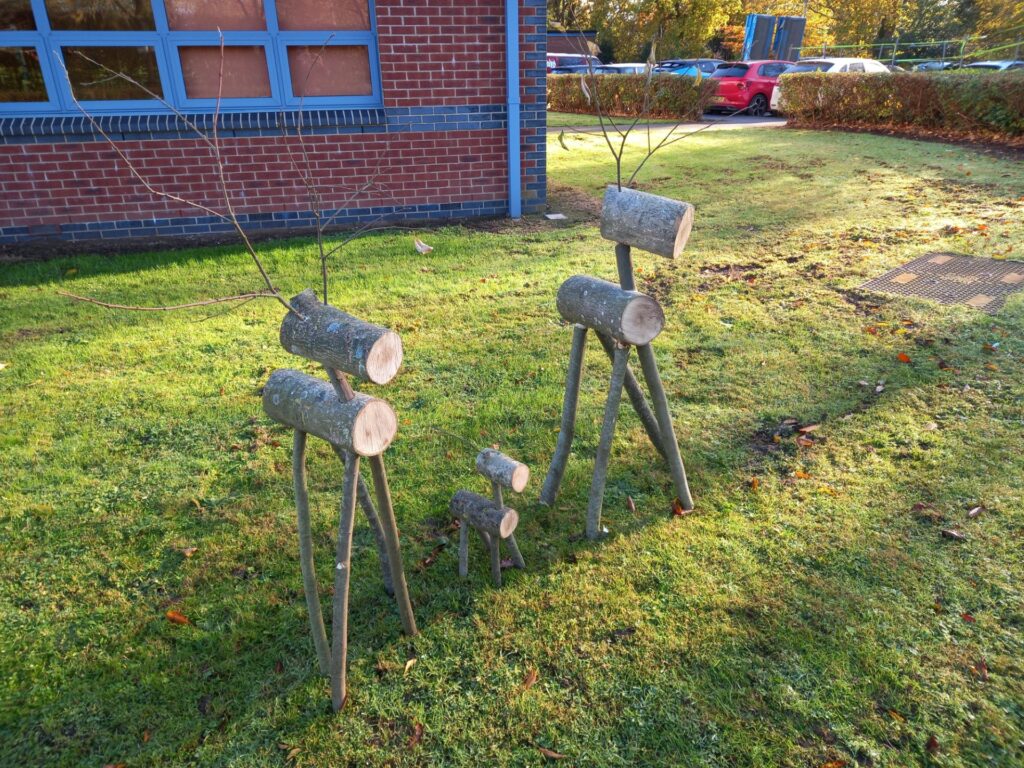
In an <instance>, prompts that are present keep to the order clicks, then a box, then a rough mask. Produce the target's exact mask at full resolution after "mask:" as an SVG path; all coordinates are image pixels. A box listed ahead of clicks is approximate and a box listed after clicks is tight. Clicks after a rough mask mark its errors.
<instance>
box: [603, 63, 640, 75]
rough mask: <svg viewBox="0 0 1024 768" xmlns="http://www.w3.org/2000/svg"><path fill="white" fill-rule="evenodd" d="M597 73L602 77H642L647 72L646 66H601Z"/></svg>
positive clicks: (628, 64) (627, 64)
mask: <svg viewBox="0 0 1024 768" xmlns="http://www.w3.org/2000/svg"><path fill="white" fill-rule="evenodd" d="M597 71H598V72H599V73H600V74H602V75H642V74H645V73H646V72H647V65H646V64H637V63H626V64H602V65H601V66H600V67H598V69H597Z"/></svg>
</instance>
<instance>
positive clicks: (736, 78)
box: [711, 61, 792, 117]
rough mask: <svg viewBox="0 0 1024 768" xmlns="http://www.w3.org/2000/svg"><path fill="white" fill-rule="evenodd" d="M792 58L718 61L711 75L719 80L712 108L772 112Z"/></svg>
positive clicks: (755, 115) (712, 100)
mask: <svg viewBox="0 0 1024 768" xmlns="http://www.w3.org/2000/svg"><path fill="white" fill-rule="evenodd" d="M791 64H792V62H789V61H732V62H726V63H722V64H719V65H718V68H717V69H715V71H714V72H712V73H711V78H712V79H713V80H715V81H716V82H717V84H718V88H717V90H716V91H715V95H714V96H712V97H711V109H716V110H727V111H729V112H737V111H740V110H745V111H746V113H747V114H748V115H753V116H754V117H760V116H762V115H764V114H766V113H767V112H768V109H769V104H770V100H771V96H772V90H773V89H774V88H775V82H776V81H777V80H778V79H779V75H781V74H782V73H783V71H785V70H786V68H787V67H789V66H790V65H791Z"/></svg>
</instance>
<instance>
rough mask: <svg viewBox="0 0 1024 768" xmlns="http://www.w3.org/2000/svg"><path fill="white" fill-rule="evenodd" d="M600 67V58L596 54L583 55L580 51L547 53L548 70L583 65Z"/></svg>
mask: <svg viewBox="0 0 1024 768" xmlns="http://www.w3.org/2000/svg"><path fill="white" fill-rule="evenodd" d="M588 65H589V66H594V67H600V66H601V60H600V59H599V58H597V56H584V55H583V54H580V53H549V54H548V66H547V70H548V72H551V71H552V70H554V69H562V68H564V67H583V68H584V69H586V68H587V66H588Z"/></svg>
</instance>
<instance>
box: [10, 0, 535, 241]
mask: <svg viewBox="0 0 1024 768" xmlns="http://www.w3.org/2000/svg"><path fill="white" fill-rule="evenodd" d="M126 9H127V10H126ZM218 28H219V29H220V30H221V33H222V34H223V41H224V54H223V57H222V56H221V52H220V35H219V33H218V32H217V30H218ZM507 30H511V31H512V32H513V33H514V34H512V35H508V34H506V31H507ZM546 39H547V36H546V5H545V3H543V2H541V0H476V1H473V0H237V1H236V2H232V3H220V2H212V0H211V1H209V2H204V0H134V2H133V3H126V4H121V5H115V4H111V3H107V2H104V1H103V0H9V1H8V2H5V3H2V4H0V244H7V245H11V244H13V245H25V244H32V243H38V242H40V241H46V240H52V239H59V240H65V241H90V240H110V239H121V238H131V237H145V238H152V237H160V236H169V237H174V236H181V235H202V234H207V233H215V232H221V231H226V230H228V229H229V228H230V226H229V225H228V224H226V223H225V222H223V221H221V220H219V219H218V218H217V217H216V216H213V215H205V214H204V213H203V212H202V211H198V210H197V209H195V208H193V207H189V206H187V205H184V204H182V203H177V202H173V201H169V200H167V199H165V198H160V197H157V196H154V195H153V194H151V193H150V192H148V191H147V190H146V189H145V187H144V186H143V185H142V184H141V183H140V182H139V181H138V180H137V179H135V178H134V177H133V176H132V174H131V173H130V172H129V170H128V169H127V167H126V164H125V163H124V162H123V161H122V160H121V159H120V158H119V156H118V154H117V152H116V151H115V150H114V149H113V148H111V146H110V145H109V144H108V143H107V142H106V141H105V140H104V138H103V134H104V133H105V134H107V135H108V136H109V137H111V138H112V139H113V140H114V141H115V142H116V145H117V147H118V148H119V149H120V150H121V151H122V152H124V153H125V154H126V155H127V157H128V158H129V159H130V160H131V162H132V163H133V164H134V165H135V166H136V167H137V168H138V169H139V170H140V171H141V173H142V174H143V175H144V176H145V178H146V180H147V181H148V182H150V183H151V184H152V185H153V186H154V187H156V188H158V189H160V190H162V191H164V192H168V193H171V194H174V195H179V196H181V197H183V198H187V199H189V200H194V201H198V202H200V203H202V204H204V205H207V206H209V207H210V208H211V209H214V210H218V211H219V210H221V209H223V207H224V206H223V199H222V197H221V195H220V191H219V187H218V184H217V181H216V177H215V174H214V173H212V169H213V165H212V162H211V160H212V156H211V149H210V147H209V146H208V144H207V143H206V142H205V141H204V140H203V139H202V138H200V137H199V136H197V135H196V133H195V132H194V131H193V130H191V129H190V128H189V127H188V126H187V125H185V124H183V121H182V120H181V119H180V118H179V117H178V116H176V115H175V114H174V110H177V111H180V112H181V113H184V114H185V115H186V116H187V117H188V119H189V121H191V122H193V123H194V124H195V126H197V127H198V128H200V129H201V130H204V131H207V132H208V131H209V130H210V129H211V128H212V126H213V121H214V115H215V108H216V105H217V93H218V91H220V92H221V99H220V107H221V110H220V115H219V122H218V130H219V135H220V136H221V141H222V151H223V156H224V159H225V163H226V168H227V174H226V181H227V187H228V189H229V190H230V193H231V195H232V202H233V204H234V206H235V209H236V211H237V213H238V215H239V218H240V220H241V222H242V223H243V225H244V226H245V227H246V228H248V229H252V230H286V229H289V228H302V227H308V226H309V225H310V224H311V223H312V214H311V211H310V204H309V198H308V194H307V191H306V188H305V186H304V185H303V184H302V183H301V180H300V178H299V174H298V173H297V172H296V170H295V167H294V163H295V159H296V158H300V159H301V162H302V163H303V164H305V163H306V162H307V160H308V163H309V166H310V167H311V168H312V169H313V173H314V174H315V176H316V178H317V184H318V186H319V187H320V189H321V190H322V191H323V192H324V200H323V208H325V209H326V210H327V211H328V213H329V214H330V215H332V216H333V217H334V221H335V222H336V223H337V224H339V225H346V224H352V223H354V222H357V221H365V220H370V219H377V218H379V217H382V216H383V217H386V218H387V219H389V220H424V219H442V218H466V217H478V216H497V215H513V216H518V215H519V214H520V212H533V211H539V210H542V209H543V206H544V202H545V186H546V179H545V159H544V157H545V156H544V148H545V130H546V118H545V106H546V104H545V102H546V93H545V83H544V76H545V68H544V59H545V44H546ZM222 58H223V71H224V76H223V78H220V76H219V73H220V67H221V61H222ZM509 61H511V62H513V66H511V67H509V66H507V62H509ZM111 72H124V73H128V74H131V76H132V78H133V79H134V80H135V81H136V82H137V83H141V84H142V85H143V86H145V88H146V89H148V91H149V92H148V93H147V92H145V91H141V90H140V88H139V87H138V85H136V84H133V83H129V82H127V81H125V80H123V79H121V78H117V77H114V76H112V75H111ZM154 96H156V97H158V98H154ZM76 100H77V101H78V102H79V103H80V104H81V105H82V106H83V107H84V109H85V110H86V111H87V112H88V115H89V117H87V116H85V115H83V113H82V111H81V110H80V109H78V107H77V106H76V104H75V102H76ZM171 107H173V109H172V108H171ZM90 117H91V119H90ZM510 117H511V120H510V119H509V118H510ZM300 124H301V126H302V133H303V136H304V141H303V142H302V144H304V147H303V146H301V145H300V142H299V139H298V137H297V135H296V133H297V126H299V125H300ZM371 179H375V180H376V181H375V182H374V185H373V188H372V189H371V190H370V191H368V192H365V193H361V194H357V195H353V189H357V188H360V187H361V186H363V185H364V184H366V182H368V181H370V180H371Z"/></svg>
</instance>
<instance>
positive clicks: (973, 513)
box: [967, 504, 985, 518]
mask: <svg viewBox="0 0 1024 768" xmlns="http://www.w3.org/2000/svg"><path fill="white" fill-rule="evenodd" d="M984 511H985V507H983V506H981V505H980V504H979V505H978V506H977V507H974V508H972V509H970V510H968V511H967V516H968V517H970V518H975V517H977V516H978V515H980V514H981V513H982V512H984Z"/></svg>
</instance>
